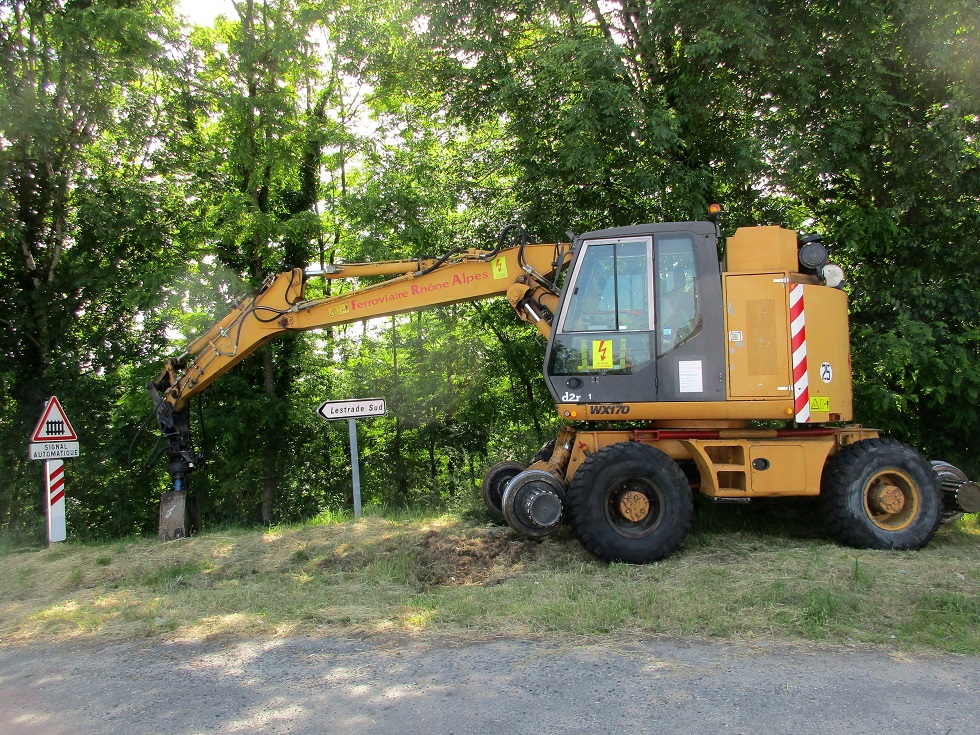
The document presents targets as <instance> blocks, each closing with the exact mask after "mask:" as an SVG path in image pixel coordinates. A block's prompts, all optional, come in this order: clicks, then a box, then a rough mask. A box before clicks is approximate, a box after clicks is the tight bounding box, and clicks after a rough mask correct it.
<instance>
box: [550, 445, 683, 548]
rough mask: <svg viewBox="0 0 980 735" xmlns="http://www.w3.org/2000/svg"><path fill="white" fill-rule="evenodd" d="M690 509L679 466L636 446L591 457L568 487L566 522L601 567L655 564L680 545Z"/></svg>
mask: <svg viewBox="0 0 980 735" xmlns="http://www.w3.org/2000/svg"><path fill="white" fill-rule="evenodd" d="M693 513H694V503H693V499H692V494H691V488H690V485H688V482H687V478H686V477H685V476H684V472H683V471H682V470H681V468H680V466H679V465H678V464H677V462H675V461H674V460H673V459H671V458H670V457H668V456H667V455H666V454H664V453H663V452H661V451H660V450H659V449H654V448H653V447H650V446H647V445H645V444H639V443H637V442H621V443H619V444H611V445H609V446H607V447H604V448H602V449H600V450H599V451H597V452H595V453H593V454H591V455H590V456H589V457H588V458H587V459H586V460H585V462H583V463H582V465H581V467H579V469H578V471H577V472H576V473H575V476H574V477H573V478H572V481H571V482H570V483H569V486H568V519H569V523H570V525H571V527H572V530H573V531H574V532H575V535H576V536H577V537H578V539H579V541H580V542H581V544H582V546H584V547H585V548H586V550H587V551H589V552H590V553H592V554H593V555H594V556H596V557H597V558H599V559H601V560H602V561H622V562H628V563H630V564H644V563H647V562H652V561H659V560H660V559H664V558H666V557H667V556H669V555H670V554H671V553H673V552H674V551H675V550H676V549H677V547H679V546H680V545H681V543H683V541H684V539H685V538H686V537H687V533H688V531H689V530H690V528H691V518H692V516H693Z"/></svg>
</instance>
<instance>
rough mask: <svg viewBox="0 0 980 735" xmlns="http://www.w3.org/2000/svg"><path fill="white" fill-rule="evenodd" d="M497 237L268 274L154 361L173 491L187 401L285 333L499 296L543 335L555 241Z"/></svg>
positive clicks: (185, 434)
mask: <svg viewBox="0 0 980 735" xmlns="http://www.w3.org/2000/svg"><path fill="white" fill-rule="evenodd" d="M506 233H507V230H506V229H505V231H504V232H503V233H501V240H500V244H498V247H497V248H496V249H495V250H493V251H482V250H474V249H470V250H462V251H454V252H452V253H450V254H448V255H445V256H442V257H441V258H428V259H417V260H389V261H379V262H375V263H338V264H330V265H329V266H326V267H324V268H322V269H316V270H314V269H311V270H308V271H304V270H303V269H300V268H295V269H293V270H291V271H286V272H284V273H280V274H279V275H276V276H272V277H270V278H269V279H268V280H267V281H266V282H265V283H264V284H263V285H262V287H261V288H260V289H259V290H258V292H257V293H255V294H254V295H251V296H249V297H248V298H246V299H244V300H242V301H241V302H240V303H239V304H237V305H236V306H235V307H234V308H233V309H231V311H229V312H228V314H226V315H225V316H224V317H223V318H221V319H220V320H219V321H218V322H217V323H216V324H215V325H214V326H212V327H211V328H210V329H209V330H208V331H207V333H205V334H203V335H201V336H200V337H198V338H197V339H195V340H194V341H193V342H192V343H191V344H190V345H189V346H188V348H187V352H186V353H185V354H184V355H182V356H181V357H178V358H171V359H167V360H165V361H164V369H163V371H162V372H161V373H160V375H159V376H158V377H157V379H156V380H154V381H153V382H151V383H150V384H149V385H148V386H147V390H148V392H149V393H150V396H151V397H152V399H153V402H154V405H155V406H156V418H157V423H158V425H159V427H160V430H161V431H162V432H163V434H164V436H165V437H166V438H167V439H168V442H169V446H168V448H167V454H168V457H169V463H168V471H169V472H170V474H171V476H172V478H173V480H174V489H175V490H177V491H180V490H182V489H184V488H185V487H186V481H187V476H188V475H189V474H190V472H191V471H192V470H193V469H194V466H195V464H196V463H197V462H198V460H199V459H200V458H199V456H198V455H197V453H196V452H195V450H194V448H193V445H192V443H191V438H190V427H189V422H188V416H187V406H188V404H189V402H190V400H191V398H193V397H194V396H195V395H198V394H199V393H201V392H202V391H203V390H204V389H205V388H207V387H208V386H209V385H211V384H212V383H213V382H214V381H216V380H217V379H218V378H220V377H221V376H222V375H224V374H225V373H226V372H228V371H229V370H231V369H232V368H233V367H234V366H235V365H237V364H238V363H240V362H241V361H242V360H244V359H245V358H246V357H248V356H249V355H250V354H252V353H253V352H255V350H257V349H258V348H259V347H261V346H262V345H264V344H265V343H267V342H269V341H270V340H273V339H275V338H276V337H278V336H279V335H282V334H285V333H286V332H297V331H308V330H314V329H323V328H325V327H331V326H338V325H342V324H349V323H351V322H357V321H363V320H365V319H372V318H376V317H384V316H391V315H395V314H403V313H407V312H413V311H418V310H420V309H426V308H433V307H438V306H447V305H450V304H458V303H462V302H465V301H475V300H478V299H485V298H490V297H493V296H502V295H505V296H506V297H507V299H508V300H509V301H510V303H511V305H512V306H513V307H514V309H515V310H516V312H517V314H518V316H519V317H520V318H521V319H523V320H524V321H527V322H530V323H532V324H534V325H535V326H536V327H537V329H538V330H539V331H540V332H541V334H543V335H544V336H545V337H547V336H548V335H550V333H551V321H552V319H553V316H554V313H555V309H556V308H557V305H558V298H559V294H558V291H557V289H556V287H555V285H554V278H555V276H556V275H557V273H558V272H559V271H560V270H561V268H562V267H564V265H565V264H566V263H567V260H568V258H569V251H568V249H567V246H563V245H561V244H547V245H542V244H527V243H522V244H521V245H515V246H513V247H503V246H502V243H503V239H504V236H505V234H506ZM381 276H391V278H389V279H388V280H384V281H381V282H380V283H375V284H372V285H367V286H363V287H360V288H355V289H353V290H351V291H347V292H345V293H343V294H339V295H336V296H328V297H325V298H315V299H307V298H306V285H307V282H308V279H309V278H312V277H319V278H324V279H328V280H333V279H352V278H353V279H356V278H369V277H381Z"/></svg>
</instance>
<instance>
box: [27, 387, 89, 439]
mask: <svg viewBox="0 0 980 735" xmlns="http://www.w3.org/2000/svg"><path fill="white" fill-rule="evenodd" d="M31 441H32V442H73V441H78V436H77V435H76V434H75V430H74V429H73V428H72V427H71V422H69V421H68V417H67V416H65V409H63V408H62V407H61V404H60V403H58V397H57V396H51V398H50V399H49V400H48V405H47V406H46V407H45V409H44V413H43V414H42V415H41V420H40V421H38V422H37V426H36V427H34V435H33V436H32V437H31Z"/></svg>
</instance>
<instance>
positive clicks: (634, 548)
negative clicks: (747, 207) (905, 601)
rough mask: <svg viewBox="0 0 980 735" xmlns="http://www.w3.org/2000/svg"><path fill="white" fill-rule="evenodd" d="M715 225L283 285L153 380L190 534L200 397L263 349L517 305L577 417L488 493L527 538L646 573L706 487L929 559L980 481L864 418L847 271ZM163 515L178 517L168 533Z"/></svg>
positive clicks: (507, 237) (970, 509) (274, 281)
mask: <svg viewBox="0 0 980 735" xmlns="http://www.w3.org/2000/svg"><path fill="white" fill-rule="evenodd" d="M719 217H720V208H716V207H714V206H713V208H712V213H711V215H710V216H709V221H704V222H669V223H655V224H644V225H636V226H631V227H616V228H611V229H606V230H599V231H595V232H588V233H585V234H583V235H579V236H577V237H572V238H571V241H570V242H568V243H559V244H532V243H529V242H528V241H527V236H526V233H524V232H523V230H522V229H521V228H519V227H517V226H515V225H510V226H508V227H507V228H505V229H504V230H503V231H502V232H501V234H500V237H499V238H498V241H497V245H496V247H495V248H494V249H492V250H477V249H456V250H453V251H451V252H449V253H447V254H446V255H443V256H442V257H439V258H420V259H414V260H395V261H382V262H374V263H335V264H330V265H327V266H325V267H322V268H319V269H313V268H311V269H306V270H303V269H294V270H292V271H289V272H286V273H282V274H280V275H278V276H275V277H272V278H270V279H269V280H268V281H267V282H266V283H265V284H264V285H263V286H262V287H261V289H259V291H258V292H257V293H255V294H254V295H252V296H250V297H248V298H246V299H245V300H243V301H242V302H241V303H239V304H238V305H237V306H236V307H235V308H234V309H232V311H231V312H229V313H228V314H227V315H226V316H225V317H224V318H222V319H221V320H220V321H219V322H217V323H216V324H215V325H214V326H213V327H211V329H210V330H209V331H208V332H207V333H206V334H204V335H202V336H200V337H198V338H197V339H196V340H194V341H193V343H191V344H190V346H189V347H188V348H187V351H186V354H184V355H183V356H181V357H179V358H176V359H168V360H166V361H165V364H164V369H163V372H162V373H161V374H160V376H159V377H158V378H157V379H156V380H155V381H153V382H152V383H150V384H149V386H148V390H149V392H150V395H151V396H152V399H153V402H154V404H155V406H156V418H157V422H158V424H159V427H160V429H161V431H162V432H163V434H164V436H165V437H166V438H167V440H168V446H167V450H166V451H167V456H168V460H169V463H168V471H169V473H170V475H171V477H172V480H173V491H171V492H170V493H168V494H167V495H168V496H169V498H168V502H167V503H166V504H165V505H166V508H167V514H171V513H172V512H174V509H176V511H177V513H178V518H179V521H178V523H177V524H176V528H177V530H178V533H177V535H180V533H183V532H184V531H187V530H189V528H187V526H190V525H192V524H193V521H192V520H190V518H191V516H192V513H191V512H190V510H188V509H189V508H190V505H189V499H188V495H187V490H188V477H189V475H190V474H191V472H192V471H193V470H194V468H195V465H196V464H197V463H198V461H199V456H198V454H197V453H196V451H195V449H194V446H193V443H192V441H191V434H190V427H189V421H188V403H189V401H190V399H191V398H192V397H193V396H195V395H196V394H198V393H200V392H201V391H203V390H204V389H205V388H207V387H208V386H209V385H210V384H211V383H213V382H214V381H215V380H217V379H218V378H219V377H221V375H223V374H224V373H225V372H227V371H228V370H230V369H231V368H232V367H233V366H234V365H236V364H237V363H239V362H241V361H242V360H243V359H244V358H245V357H246V356H248V355H249V354H250V353H252V352H253V351H255V350H256V349H257V348H258V347H260V346H261V345H263V344H264V343H266V342H268V341H269V340H272V339H274V338H276V337H277V336H279V335H281V334H284V333H286V332H292V331H303V330H312V329H321V328H324V327H327V326H332V325H341V324H347V323H351V322H355V321H361V320H365V319H371V318H374V317H381V316H389V315H393V314H401V313H406V312H412V311H417V310H420V309H424V308H430V307H436V306H443V305H448V304H454V303H460V302H464V301H472V300H477V299H484V298H490V297H494V296H501V295H503V296H506V298H507V300H508V301H509V302H510V304H511V305H512V306H513V308H514V310H515V312H516V313H517V316H518V317H519V318H520V319H522V320H524V321H526V322H529V323H531V324H533V325H534V326H535V327H537V329H538V330H539V331H540V333H541V334H542V335H543V336H544V337H545V338H546V339H547V347H546V349H545V354H544V378H545V381H546V383H547V385H548V389H549V390H550V392H551V394H552V396H553V397H554V400H555V405H556V408H557V411H558V413H559V415H560V416H561V418H562V419H564V420H565V425H564V428H562V429H561V431H560V432H559V434H558V436H557V438H556V439H555V441H554V442H551V443H549V444H547V445H545V447H544V448H542V451H541V452H539V453H538V454H537V455H535V457H533V458H532V460H531V462H530V463H529V464H528V465H527V466H526V465H524V464H523V463H519V462H514V461H506V462H500V463H498V464H496V465H494V466H493V467H491V468H490V470H489V471H488V472H487V474H486V475H485V477H484V479H483V487H482V493H483V499H484V501H485V503H486V505H487V508H488V509H489V511H490V512H491V513H493V514H494V515H496V516H497V517H499V518H502V519H504V520H506V522H507V524H508V525H509V526H510V527H511V528H512V529H513V530H514V531H515V532H517V533H518V534H521V535H524V536H528V537H542V536H545V535H547V534H550V533H553V532H554V531H556V530H557V529H558V528H559V527H560V525H561V524H562V523H563V522H566V523H568V524H569V525H570V526H571V528H572V530H573V531H574V533H575V535H576V536H577V537H578V539H579V541H580V542H581V543H582V545H583V546H584V547H585V548H586V549H587V550H588V551H589V552H590V553H592V554H593V555H594V556H596V557H597V558H599V559H601V560H605V561H622V562H628V563H645V562H652V561H656V560H660V559H663V558H665V557H666V556H668V555H670V554H671V553H672V552H673V551H675V550H676V549H677V548H678V547H679V546H680V545H681V543H682V542H683V541H684V538H685V536H686V535H687V533H688V531H689V529H690V525H691V519H692V515H693V493H694V492H695V491H697V492H700V493H701V494H702V495H704V496H707V497H708V498H710V499H712V500H715V501H718V502H747V501H749V500H751V499H753V498H780V497H800V496H819V497H820V499H821V500H822V505H823V509H824V513H825V516H826V518H827V521H828V523H829V526H830V528H831V530H832V531H833V532H834V533H835V534H836V535H837V537H838V538H840V539H841V540H842V541H843V542H845V543H847V544H851V545H853V546H856V547H861V548H878V549H912V548H919V547H922V546H924V545H926V544H927V543H928V542H929V540H930V539H931V538H932V537H933V535H934V534H935V532H936V530H937V528H938V526H939V523H940V522H941V521H942V520H943V519H949V518H953V517H956V516H957V515H959V514H962V513H976V512H978V511H980V485H978V484H977V483H976V482H973V481H971V480H969V479H968V478H967V476H966V475H965V474H964V473H963V472H962V471H961V470H959V469H958V468H956V467H954V466H953V465H950V464H948V463H945V462H933V463H930V462H929V461H927V460H926V459H925V458H924V457H923V456H922V455H921V454H920V453H919V452H918V451H916V450H915V449H913V448H912V447H909V446H908V445H905V444H902V443H900V442H898V441H895V440H892V439H886V438H882V437H880V436H879V434H878V432H877V431H875V430H873V429H867V428H863V427H861V426H859V425H852V424H849V423H848V422H849V421H851V420H852V409H851V365H850V348H849V343H848V314H847V298H846V295H845V293H844V291H843V290H842V288H841V286H842V283H843V280H844V274H843V272H842V271H841V269H840V268H839V267H837V266H836V265H833V264H831V263H830V262H829V258H828V251H827V248H826V247H825V246H824V244H823V243H822V242H821V240H820V238H819V237H816V236H804V237H800V236H798V235H797V233H795V232H793V231H791V230H787V229H784V228H782V227H776V226H765V227H745V228H740V229H738V230H737V231H736V232H735V234H734V235H733V236H731V237H729V238H727V242H726V243H725V248H724V256H723V257H722V258H721V259H719V257H718V252H719V244H720V235H719V228H718V218H719ZM515 239H517V240H519V242H517V244H513V241H514V240H515ZM376 276H390V278H388V279H387V280H384V281H382V282H380V283H375V284H373V285H369V286H365V287H361V288H355V289H354V290H352V291H348V292H346V293H343V294H340V295H336V296H330V297H326V298H314V299H307V298H306V284H307V281H308V280H309V279H310V278H314V277H319V278H326V279H336V278H354V279H357V278H365V277H376ZM559 284H562V285H559ZM164 515H165V514H164V504H162V506H161V527H162V526H163V520H164V518H163V517H164Z"/></svg>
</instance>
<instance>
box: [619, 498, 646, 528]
mask: <svg viewBox="0 0 980 735" xmlns="http://www.w3.org/2000/svg"><path fill="white" fill-rule="evenodd" d="M619 512H620V514H621V515H622V516H623V518H625V519H626V520H628V521H632V522H634V523H638V522H639V521H642V520H643V519H644V518H646V517H647V515H649V513H650V500H649V499H648V498H647V496H646V495H644V494H643V493H641V492H638V491H636V490H629V491H628V492H625V493H623V495H622V497H620V499H619Z"/></svg>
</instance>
